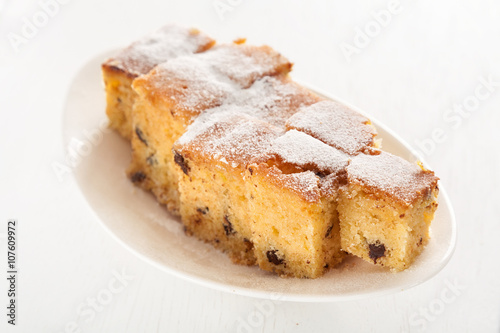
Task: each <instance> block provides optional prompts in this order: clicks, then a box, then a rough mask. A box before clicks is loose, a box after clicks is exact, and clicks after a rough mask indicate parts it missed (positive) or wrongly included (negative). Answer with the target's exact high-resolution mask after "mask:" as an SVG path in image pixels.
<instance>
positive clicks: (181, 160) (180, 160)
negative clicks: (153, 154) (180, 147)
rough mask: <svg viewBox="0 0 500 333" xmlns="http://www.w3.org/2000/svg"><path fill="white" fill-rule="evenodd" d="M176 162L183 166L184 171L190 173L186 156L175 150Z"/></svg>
mask: <svg viewBox="0 0 500 333" xmlns="http://www.w3.org/2000/svg"><path fill="white" fill-rule="evenodd" d="M174 154H175V155H174V162H175V163H176V164H177V165H178V166H180V167H181V169H182V172H184V173H185V174H186V175H187V174H188V172H189V171H190V170H189V166H188V165H187V163H186V160H185V159H184V157H183V156H182V155H181V154H179V153H178V152H174Z"/></svg>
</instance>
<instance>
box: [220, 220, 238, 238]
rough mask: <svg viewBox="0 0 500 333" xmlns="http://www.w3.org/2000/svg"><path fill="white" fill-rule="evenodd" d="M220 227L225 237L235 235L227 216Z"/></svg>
mask: <svg viewBox="0 0 500 333" xmlns="http://www.w3.org/2000/svg"><path fill="white" fill-rule="evenodd" d="M222 226H223V227H224V231H225V232H226V236H229V235H232V234H235V233H236V231H234V229H233V224H232V223H231V221H229V217H228V216H227V215H225V216H224V222H222Z"/></svg>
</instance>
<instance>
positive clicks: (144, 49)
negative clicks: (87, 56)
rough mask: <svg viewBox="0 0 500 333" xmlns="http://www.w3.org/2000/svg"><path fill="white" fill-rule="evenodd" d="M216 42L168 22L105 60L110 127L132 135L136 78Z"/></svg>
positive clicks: (128, 135)
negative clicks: (133, 84) (133, 86)
mask: <svg viewBox="0 0 500 333" xmlns="http://www.w3.org/2000/svg"><path fill="white" fill-rule="evenodd" d="M214 43H215V41H214V40H213V39H212V38H210V37H208V36H207V35H205V34H203V33H201V32H200V31H198V30H196V29H188V28H183V27H179V26H177V25H166V26H164V27H163V28H161V29H159V30H158V31H155V32H154V33H152V34H150V35H148V36H145V37H144V38H142V39H141V40H139V41H137V42H135V43H133V44H132V45H130V46H129V47H127V48H126V49H124V50H122V51H121V52H119V53H118V54H117V55H116V56H114V57H113V58H111V59H108V60H107V61H106V62H104V63H103V64H102V75H103V79H104V85H105V90H106V102H107V105H106V114H107V115H108V118H109V124H110V127H111V128H113V129H115V130H117V131H118V133H120V134H121V135H122V136H123V137H125V138H126V139H130V138H131V136H132V131H133V129H132V119H131V112H132V107H133V105H134V102H135V98H136V94H135V92H134V91H133V89H132V87H131V85H132V82H133V80H134V79H135V78H137V77H138V76H140V75H143V74H146V73H148V72H149V71H150V70H151V69H153V67H155V66H156V65H158V64H160V63H163V62H165V61H167V60H169V59H174V58H176V57H179V56H182V55H187V54H192V53H198V52H203V51H206V50H208V49H209V48H211V47H212V45H214Z"/></svg>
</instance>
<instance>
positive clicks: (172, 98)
mask: <svg viewBox="0 0 500 333" xmlns="http://www.w3.org/2000/svg"><path fill="white" fill-rule="evenodd" d="M291 66H292V65H291V63H290V62H289V61H288V60H287V59H286V58H284V57H283V56H281V55H280V54H279V53H277V52H276V51H274V50H272V49H271V48H270V47H268V46H260V47H257V46H249V45H246V44H234V43H233V44H227V45H218V46H214V47H213V48H211V49H210V50H208V51H206V52H204V53H199V54H192V55H187V56H183V57H177V58H175V59H171V60H169V61H167V62H165V63H162V64H160V65H158V66H156V67H155V68H154V69H153V70H152V71H150V72H149V73H148V74H146V75H143V76H141V77H138V78H137V79H136V80H135V81H134V82H133V88H134V90H135V92H136V93H137V95H138V99H137V101H136V103H135V106H134V112H133V126H134V134H135V135H133V136H132V141H131V142H132V163H131V165H130V167H129V169H128V174H129V177H130V179H131V180H132V181H133V182H134V183H135V184H137V185H139V186H141V187H142V188H144V189H146V190H150V191H152V192H153V193H154V195H155V196H156V197H157V199H158V201H159V202H160V203H162V204H164V205H166V206H167V208H168V209H169V210H170V211H171V212H172V213H173V214H176V215H178V214H179V207H180V198H179V191H178V180H179V173H178V171H177V168H176V166H175V159H174V154H173V153H172V147H173V144H174V142H175V141H176V140H177V139H178V138H179V137H180V136H181V135H182V134H183V133H184V132H185V131H186V128H187V126H188V125H190V124H191V123H192V122H193V121H194V120H195V119H196V118H197V116H198V115H200V114H201V113H203V112H204V111H205V110H208V109H210V108H214V107H217V106H220V105H222V104H224V103H225V102H226V101H227V100H231V99H234V95H235V94H237V93H240V92H241V91H242V90H244V89H246V88H249V87H250V86H251V85H252V84H253V83H254V81H256V80H258V79H259V78H264V77H272V76H282V75H286V74H287V73H288V72H289V71H290V69H291Z"/></svg>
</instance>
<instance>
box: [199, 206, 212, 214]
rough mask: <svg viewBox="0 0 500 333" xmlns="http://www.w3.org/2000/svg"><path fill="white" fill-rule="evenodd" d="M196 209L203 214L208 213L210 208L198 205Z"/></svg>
mask: <svg viewBox="0 0 500 333" xmlns="http://www.w3.org/2000/svg"><path fill="white" fill-rule="evenodd" d="M196 211H197V212H198V213H202V214H203V215H205V214H206V213H208V211H209V209H208V207H205V208H199V207H198V208H196Z"/></svg>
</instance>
